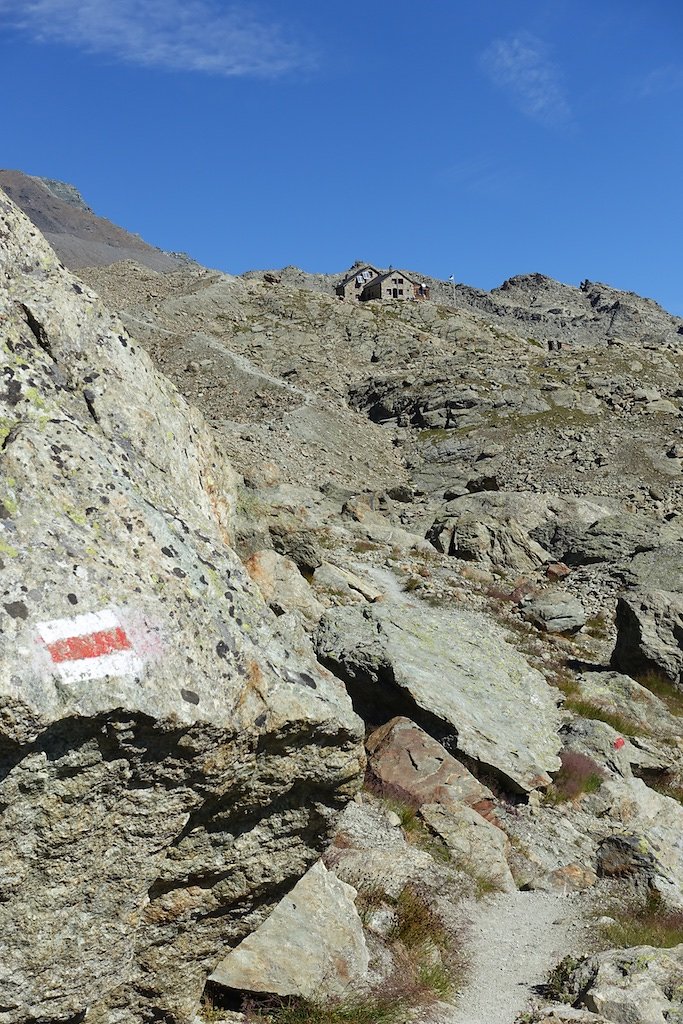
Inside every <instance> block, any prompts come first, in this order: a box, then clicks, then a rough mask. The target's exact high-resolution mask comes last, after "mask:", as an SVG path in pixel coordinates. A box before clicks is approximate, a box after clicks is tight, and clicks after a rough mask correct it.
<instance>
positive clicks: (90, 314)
mask: <svg viewBox="0 0 683 1024" xmlns="http://www.w3.org/2000/svg"><path fill="white" fill-rule="evenodd" d="M0 321H2V323H3V332H2V336H1V337H0V344H2V347H3V361H4V384H3V389H2V391H1V392H0V434H1V436H2V439H3V445H2V451H1V452H0V460H1V468H2V477H1V484H0V502H1V504H0V516H1V518H0V558H1V565H0V579H1V580H2V611H1V613H0V647H1V649H2V659H1V660H0V744H1V745H2V752H3V764H4V767H3V773H2V781H1V782H0V801H2V806H3V807H4V808H5V812H4V814H3V817H2V821H1V822H0V891H1V893H2V897H1V901H0V959H1V960H2V965H3V967H2V971H1V972H0V1005H2V1008H3V1012H2V1016H3V1020H4V1021H6V1022H7V1024H23V1022H28V1021H34V1020H49V1021H55V1022H56V1021H64V1022H66V1021H73V1020H80V1019H83V1018H84V1017H85V1016H86V1015H87V1018H88V1020H89V1021H93V1022H95V1024H97V1022H102V1024H104V1022H107V1024H112V1022H116V1024H137V1022H139V1021H140V1020H151V1019H166V1020H173V1021H174V1022H177V1024H183V1022H189V1021H190V1020H192V1018H193V1016H194V1014H195V1012H196V1009H197V1006H198V999H199V996H200V994H201V991H202V988H203V985H204V983H205V980H206V977H207V976H208V974H209V973H210V971H211V970H212V969H213V967H214V966H215V964H216V961H217V960H218V958H219V956H220V954H221V950H222V949H223V947H224V945H225V944H227V943H231V944H232V943H235V942H236V941H239V940H240V939H241V938H242V937H243V936H244V935H245V934H246V933H248V932H249V931H250V930H252V929H253V927H254V925H255V924H258V923H259V920H260V919H261V918H262V917H263V916H264V915H265V914H266V913H267V912H268V911H269V910H270V908H271V907H272V905H273V903H274V902H275V901H276V899H277V898H279V893H278V895H277V896H276V892H277V890H278V889H279V890H280V892H281V891H282V887H284V886H286V885H288V884H290V883H293V882H294V881H295V880H296V879H297V878H298V877H299V876H300V875H301V874H302V873H303V872H304V871H305V870H306V868H307V867H308V866H309V864H310V863H311V862H312V861H313V860H314V859H315V858H316V856H317V853H318V851H319V849H320V847H321V845H322V844H323V841H324V836H325V832H326V830H327V829H328V827H329V826H330V822H331V818H332V816H333V813H334V809H335V808H336V807H338V806H341V805H343V803H344V802H345V800H346V799H348V796H349V795H350V794H352V793H353V791H354V789H355V788H356V786H357V782H358V775H359V770H360V767H361V763H360V762H361V753H360V747H359V739H360V735H361V733H360V729H359V726H360V723H359V722H358V720H357V719H356V718H355V716H354V715H353V713H352V711H351V708H350V705H349V703H348V701H347V699H346V697H345V695H344V693H343V691H342V688H341V687H340V686H339V685H338V684H337V683H336V681H335V680H334V679H332V678H331V677H330V676H329V674H328V673H326V672H324V671H323V670H321V669H320V668H319V667H318V666H317V665H316V663H315V661H314V659H313V658H312V656H311V655H310V653H309V654H308V655H306V654H305V653H303V654H302V653H301V652H289V651H288V650H286V649H285V648H284V647H283V645H282V644H281V643H280V642H279V641H278V640H277V639H276V637H275V635H274V629H273V625H274V622H275V620H274V617H273V616H272V615H271V613H269V612H268V610H267V609H266V607H265V605H264V604H263V601H262V600H261V598H260V597H259V595H258V593H257V592H256V590H255V588H254V587H253V586H252V584H251V583H250V581H249V579H248V577H247V576H246V573H245V572H244V570H243V567H242V566H241V563H240V562H239V560H238V559H237V557H236V556H235V555H234V553H233V552H232V550H231V548H230V546H229V542H230V539H231V532H232V515H233V508H234V501H235V484H236V481H235V477H234V474H233V473H232V470H231V469H230V467H229V465H228V464H227V463H226V462H225V461H224V460H223V459H222V458H221V457H220V456H219V455H218V453H217V451H216V449H215V446H214V443H213V441H212V440H211V438H210V436H209V434H208V432H207V430H206V428H205V427H204V425H203V421H202V420H201V419H200V417H199V416H198V415H197V414H193V413H192V412H190V410H189V409H188V407H187V406H186V405H185V403H184V401H183V400H182V399H181V398H180V397H179V395H178V394H177V392H176V391H175V389H174V388H173V387H172V386H171V385H170V384H169V383H168V382H166V381H165V380H164V379H163V378H161V377H159V376H158V375H157V374H156V373H155V371H154V370H153V369H152V366H151V363H150V361H149V359H148V358H147V357H146V356H145V355H143V354H142V353H141V352H139V351H138V350H137V346H136V345H135V342H134V341H133V340H132V339H131V338H130V337H129V336H128V334H127V333H126V332H125V331H124V330H123V329H122V327H121V325H120V324H119V323H118V322H117V321H116V320H115V319H114V318H113V317H112V316H110V314H108V313H107V311H106V310H105V309H104V307H103V306H102V305H101V304H100V302H99V301H98V300H97V298H96V297H95V296H94V295H93V293H91V292H89V291H88V290H87V289H85V288H84V287H83V286H82V285H81V284H80V283H79V282H78V281H76V280H75V279H74V278H72V277H71V276H70V275H69V274H67V273H66V272H64V271H63V269H62V268H60V266H59V264H58V263H57V259H56V257H55V256H54V254H53V253H52V251H51V250H50V249H49V247H48V246H47V244H46V243H45V242H44V241H43V240H42V239H41V238H40V237H39V236H38V234H37V232H36V231H35V229H34V228H33V227H32V225H31V224H30V223H29V222H28V221H27V220H26V219H25V218H24V217H23V216H22V215H20V214H19V213H18V211H17V210H16V208H14V207H13V205H12V204H11V203H10V202H9V201H8V200H6V199H5V198H4V196H3V195H2V193H0Z"/></svg>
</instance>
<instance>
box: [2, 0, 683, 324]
mask: <svg viewBox="0 0 683 1024" xmlns="http://www.w3.org/2000/svg"><path fill="white" fill-rule="evenodd" d="M0 82H1V83H2V91H3V100H4V102H3V125H4V127H3V132H2V156H1V157H0V166H4V167H8V168H17V169H21V170H24V171H27V172H29V173H32V174H40V175H45V176H49V177H55V178H61V179H64V180H66V181H70V182H73V183H74V184H76V185H77V186H78V187H79V188H80V189H81V191H82V193H83V194H84V196H85V197H86V199H87V200H88V201H89V202H90V204H91V205H92V206H93V207H94V209H95V210H96V212H98V213H100V214H102V215H103V216H107V217H110V218H111V219H112V220H114V221H116V222H117V223H120V224H122V225H123V226H125V227H127V228H129V229H131V230H133V231H137V232H138V233H140V234H141V235H143V236H144V237H145V238H146V239H147V240H148V241H151V242H152V243H154V244H156V245H159V246H162V247H163V248H168V249H184V250H187V251H188V252H190V253H191V254H192V255H193V256H194V257H195V258H196V259H198V260H200V261H201V262H202V263H205V264H207V265H209V266H214V267H219V268H221V269H223V270H226V271H228V272H231V273H240V272H241V271H243V270H246V269H249V268H255V267H258V268H265V267H277V266H282V265H284V264H289V263H293V264H297V265H299V266H301V267H304V268H305V269H307V270H311V271H323V272H329V271H336V270H339V269H341V268H344V267H346V266H348V265H349V264H350V263H351V262H352V261H353V260H355V259H357V258H363V259H368V260H371V261H373V262H375V263H377V264H380V265H388V264H390V263H391V264H393V265H394V266H406V267H412V268H415V269H417V270H421V271H423V272H424V273H428V274H433V275H435V276H437V277H448V275H449V274H451V273H452V274H454V275H455V277H456V279H457V280H460V281H466V282H468V283H470V284H473V285H477V286H479V287H484V288H490V287H493V286H495V285H497V284H500V283H501V282H502V281H503V280H504V279H505V278H506V277H509V276H511V275H513V274H519V273H526V272H532V271H539V272H542V273H545V274H549V275H551V276H553V277H556V278H558V279H560V280H562V281H567V282H569V283H574V284H576V283H578V282H579V281H580V280H581V279H582V278H584V277H588V278H590V279H592V280H600V281H606V282H609V283H611V284H613V285H615V286H617V287H620V288H626V289H631V290H633V291H637V292H639V293H640V294H643V295H646V296H650V297H652V298H656V299H657V300H658V301H660V302H661V303H662V304H663V305H664V306H666V307H667V308H668V309H670V310H671V311H673V312H676V313H679V314H683V279H682V276H681V251H682V249H683V215H682V212H681V205H682V180H683V117H682V112H683V2H681V0H598V2H596V0H590V2H589V0H516V2H514V3H510V2H509V0H505V2H503V0H478V2H475V0H422V2H421V3H417V2H411V0H391V2H389V3H367V2H365V3H364V2H354V0H349V2H348V3H329V2H325V0H289V2H286V3H285V2H283V0H279V2H276V0H251V2H246V3H241V4H233V3H231V2H227V0H225V2H215V0H0Z"/></svg>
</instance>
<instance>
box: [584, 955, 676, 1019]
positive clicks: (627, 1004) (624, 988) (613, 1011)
mask: <svg viewBox="0 0 683 1024" xmlns="http://www.w3.org/2000/svg"><path fill="white" fill-rule="evenodd" d="M566 991H567V995H568V996H570V997H572V998H573V999H574V1000H575V1001H576V1002H577V1003H578V1005H579V1006H580V1007H584V1008H585V1009H587V1010H590V1011H592V1012H593V1013H599V1014H602V1016H603V1017H605V1018H606V1019H607V1020H609V1021H613V1022H614V1024H664V1022H665V1021H672V1020H678V1019H680V1016H681V1014H682V1013H683V1000H682V998H681V995H682V992H683V946H674V947H673V949H654V948H653V947H652V946H636V947H634V948H632V949H618V950H617V949H609V950H606V951H605V952H604V953H598V954H596V955H595V956H592V957H589V958H588V959H586V960H585V961H584V962H583V963H582V964H580V965H579V966H578V967H577V968H576V969H575V970H574V971H573V972H572V973H571V974H570V976H569V979H568V982H567V985H566Z"/></svg>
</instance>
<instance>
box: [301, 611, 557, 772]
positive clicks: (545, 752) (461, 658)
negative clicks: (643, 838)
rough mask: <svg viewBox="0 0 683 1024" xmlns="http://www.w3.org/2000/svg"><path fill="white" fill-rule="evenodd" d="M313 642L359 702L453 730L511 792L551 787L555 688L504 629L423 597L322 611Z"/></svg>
mask: <svg viewBox="0 0 683 1024" xmlns="http://www.w3.org/2000/svg"><path fill="white" fill-rule="evenodd" d="M317 649H318V656H319V657H320V659H321V660H322V661H323V664H326V665H328V666H330V667H332V668H334V670H335V671H336V672H337V673H338V674H340V675H342V677H343V678H345V679H346V680H347V685H348V686H349V689H350V691H351V693H352V696H354V698H355V700H356V701H357V702H358V706H359V707H360V706H364V707H366V708H370V709H372V708H373V707H374V709H375V712H374V713H377V714H380V715H386V717H391V714H387V712H391V713H392V714H405V715H407V716H408V717H410V718H412V719H413V720H415V721H417V722H418V723H419V724H421V725H422V726H423V727H424V728H426V729H427V731H429V732H431V733H432V734H433V735H437V737H438V738H445V737H449V738H450V739H449V742H450V743H452V744H455V745H456V746H457V750H458V751H459V752H462V753H463V754H465V755H467V756H468V757H471V758H473V759H475V760H476V761H479V762H481V763H482V764H484V765H487V766H490V767H492V768H494V769H495V770H496V771H497V772H498V773H500V774H501V775H503V776H504V777H505V778H506V780H507V781H508V783H509V784H510V785H512V786H513V787H514V788H515V789H518V790H521V791H528V790H531V789H534V788H535V787H537V786H544V785H548V783H549V781H550V779H549V776H548V772H552V771H556V770H557V769H558V768H559V760H558V758H557V751H558V749H559V747H560V741H559V738H558V736H557V728H558V724H559V716H558V712H557V708H556V705H555V701H554V698H553V695H552V690H551V689H550V687H549V686H548V685H547V683H546V682H545V680H544V678H543V676H542V675H541V674H540V673H539V672H537V671H536V670H534V669H532V668H530V666H529V665H528V663H527V662H526V660H525V659H524V658H523V657H522V655H521V654H519V653H518V652H517V651H516V650H515V649H514V648H513V647H511V646H510V644H508V643H507V641H506V640H505V634H504V633H503V631H502V630H501V629H500V628H499V627H497V626H496V625H494V624H493V623H492V622H490V621H487V620H486V619H484V618H483V617H480V616H479V615H477V614H475V613H467V612H461V611H455V610H449V611H448V612H444V611H442V610H440V609H435V608H430V607H428V606H425V605H421V604H420V603H419V602H414V603H408V602H406V603H403V604H401V603H398V602H397V603H390V602H386V603H384V604H382V605H374V606H372V607H371V608H369V607H367V606H365V607H363V608H337V609H333V610H330V611H328V612H326V614H325V615H324V616H323V618H322V621H321V624H320V628H319V631H318V636H317ZM372 714H373V711H372V710H371V711H370V712H369V718H370V720H373V719H372ZM374 720H375V721H376V720H377V719H376V718H375V719H374Z"/></svg>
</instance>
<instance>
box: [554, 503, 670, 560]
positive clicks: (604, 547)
mask: <svg viewBox="0 0 683 1024" xmlns="http://www.w3.org/2000/svg"><path fill="white" fill-rule="evenodd" d="M658 532H659V531H658V524H657V523H654V522H652V521H651V520H648V519H645V517H644V516H636V515H626V514H622V515H620V516H607V517H606V518H604V519H600V520H598V522H596V523H593V524H592V525H591V526H589V527H588V528H587V529H585V528H584V529H576V528H574V529H573V530H566V531H562V532H560V534H559V536H557V537H556V538H555V540H554V542H553V552H554V553H555V554H556V555H557V556H558V557H559V558H560V559H561V560H562V561H563V562H565V563H566V564H567V565H587V564H590V563H591V562H608V561H616V560H617V559H619V558H630V557H632V556H633V555H635V554H638V553H639V552H641V551H649V550H651V549H652V548H655V547H657V545H658V543H659V540H658V536H657V535H658Z"/></svg>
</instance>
